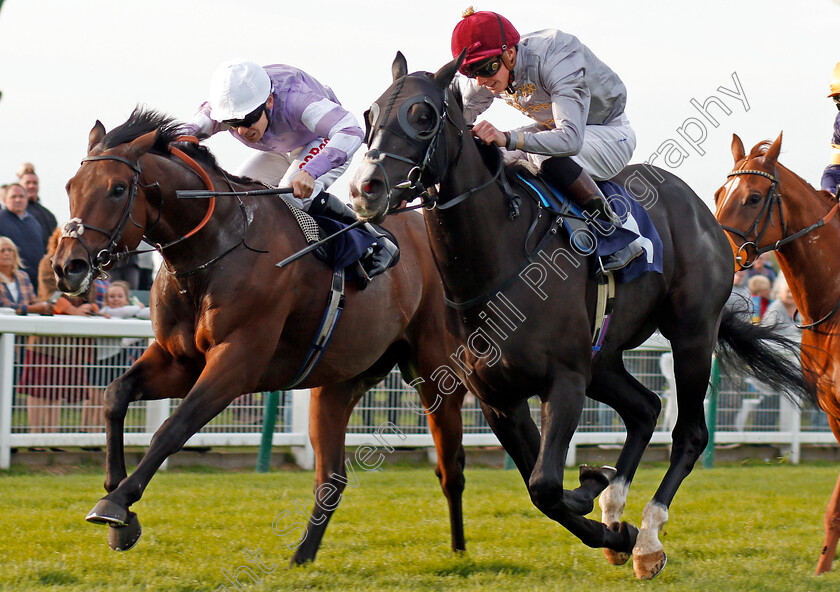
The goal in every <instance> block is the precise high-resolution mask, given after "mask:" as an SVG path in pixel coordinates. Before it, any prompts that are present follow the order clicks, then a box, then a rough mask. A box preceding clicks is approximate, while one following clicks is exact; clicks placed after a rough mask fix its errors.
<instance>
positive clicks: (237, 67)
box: [181, 59, 399, 277]
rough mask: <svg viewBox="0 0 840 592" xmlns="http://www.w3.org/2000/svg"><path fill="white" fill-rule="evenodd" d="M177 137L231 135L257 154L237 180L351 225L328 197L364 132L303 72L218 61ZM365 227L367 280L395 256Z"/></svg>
mask: <svg viewBox="0 0 840 592" xmlns="http://www.w3.org/2000/svg"><path fill="white" fill-rule="evenodd" d="M181 131H182V132H183V133H184V134H189V135H194V136H197V137H198V138H202V139H203V138H207V137H210V136H212V135H213V134H216V133H218V132H222V131H229V132H230V134H231V135H232V136H233V137H234V138H236V139H237V140H239V141H240V142H242V143H243V144H245V145H246V146H248V147H249V148H253V149H255V150H258V151H259V152H257V153H256V154H254V155H253V156H251V157H249V158H248V159H246V160H245V162H243V163H242V165H241V166H240V167H239V168H238V169H237V170H236V171H235V174H237V175H239V176H243V177H250V178H252V179H256V180H258V181H262V182H263V183H266V184H268V185H272V186H276V187H291V188H292V190H293V192H294V193H293V195H294V198H295V199H294V201H295V202H296V204H297V205H298V206H299V207H300V208H301V209H302V210H305V211H307V212H308V213H310V214H312V215H317V216H327V217H329V218H333V219H336V220H339V221H340V222H345V223H347V224H351V223H353V222H355V221H356V215H355V214H354V212H353V210H352V209H351V208H350V207H349V206H348V205H347V204H346V203H344V202H342V201H341V200H340V199H338V198H337V197H336V196H334V195H332V194H330V193H327V191H326V190H327V188H328V187H329V186H330V185H332V183H333V182H334V181H335V180H336V179H337V178H338V177H339V176H341V174H342V173H344V171H346V170H347V167H348V166H349V165H350V159H351V158H352V156H353V153H354V152H356V150H357V149H358V148H359V146H361V144H362V138H363V137H364V131H363V130H362V129H361V128H360V127H359V124H358V123H357V121H356V118H355V117H353V115H352V114H351V113H350V112H348V111H347V110H346V109H344V108H343V107H342V106H341V103H340V102H339V101H338V99H337V98H336V96H335V93H333V91H332V89H330V88H329V87H328V86H325V85H323V84H321V83H320V82H318V80H316V79H315V78H313V77H312V76H310V75H309V74H307V73H306V72H304V71H302V70H298V69H297V68H293V67H291V66H286V65H284V64H274V65H269V66H259V65H258V64H255V63H254V62H250V61H247V60H242V59H234V60H229V61H226V62H223V63H222V64H221V65H219V67H218V68H216V70H215V72H214V73H213V76H212V78H211V80H210V100H209V101H206V102H205V103H203V104H202V105H201V106H200V107H199V109H198V112H197V113H196V114H195V116H194V117H193V118H192V120H190V122H189V123H187V124H185V125H184V126H182V127H181ZM364 228H365V230H367V231H368V232H369V233H370V234H372V235H373V236H374V237H376V239H377V240H376V243H375V244H374V247H373V252H372V253H370V254H369V255H367V257H366V258H368V261H367V264H366V265H365V268H366V269H367V272H368V275H369V276H371V277H372V276H374V275H376V274H378V273H381V272H382V271H384V270H385V269H387V268H388V267H389V266H390V264H391V262H392V261H393V260H394V259H395V258H396V257H397V256H398V253H399V251H398V249H397V247H396V245H395V244H394V243H393V242H392V241H391V240H390V239H389V238H388V236H387V235H386V234H385V233H384V232H382V231H381V230H379V229H378V228H376V227H375V226H373V225H372V224H365V225H364Z"/></svg>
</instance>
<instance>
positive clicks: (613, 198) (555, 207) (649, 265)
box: [517, 172, 662, 284]
mask: <svg viewBox="0 0 840 592" xmlns="http://www.w3.org/2000/svg"><path fill="white" fill-rule="evenodd" d="M517 177H519V179H520V180H521V181H522V182H523V183H525V184H526V185H527V186H529V187H531V189H533V190H534V192H535V193H536V194H537V195H538V196H539V199H540V202H541V203H542V204H543V206H544V207H546V208H548V209H549V210H551V211H552V212H554V213H556V214H558V215H561V216H564V219H563V226H564V228H566V231H567V232H568V233H569V236H570V237H571V238H572V241H573V246H575V247H576V249H577V250H578V251H579V252H581V253H585V254H595V255H597V256H599V257H604V256H607V255H611V254H613V253H615V252H616V251H618V250H620V249H623V248H624V247H626V246H627V245H629V244H630V243H631V242H633V241H634V240H635V241H637V242H638V244H639V245H640V246H641V247H642V249H644V251H645V254H644V256H642V257H637V258H636V259H635V260H633V261H632V262H631V263H630V265H628V266H627V267H625V268H624V269H620V270H618V271H616V272H614V276H615V279H616V281H617V282H618V283H620V284H626V283H628V282H630V281H632V280H634V279H636V278H637V277H639V276H640V275H642V274H643V273H647V272H655V273H660V274H661V273H662V239H660V237H659V232H657V230H656V227H655V226H654V225H653V222H652V221H651V219H650V216H649V215H648V213H647V210H645V208H644V207H643V206H642V205H641V204H640V203H639V202H638V201H637V200H636V199H635V198H634V197H633V196H632V195H631V194H630V193H628V192H627V190H626V189H625V188H624V187H623V186H621V185H620V184H618V183H614V182H612V181H599V182H598V183H597V184H598V187H599V188H600V189H601V192H602V193H603V194H604V196H605V197H606V198H607V199H608V200H609V202H610V205H612V208H613V210H614V211H615V213H616V214H618V215H619V216H620V217H621V220H622V226H623V227H622V228H614V227H612V226H611V225H610V224H608V223H606V222H603V221H602V220H601V219H600V218H599V219H597V221H596V222H581V221H578V220H574V219H571V220H570V219H569V218H567V217H565V216H568V214H569V213H571V214H573V215H574V216H576V217H580V218H583V219H584V220H586V217H585V216H584V214H583V212H582V210H581V209H580V207H579V206H578V205H577V204H575V203H574V202H572V201H571V200H569V199H568V198H567V197H566V196H565V195H563V194H562V193H560V191H558V190H557V189H556V188H555V187H554V186H552V185H551V184H550V183H548V182H546V180H545V179H544V178H542V177H540V181H541V182H540V183H535V182H534V179H533V178H531V179H527V178H526V177H524V176H523V175H522V173H521V172H519V173H517ZM584 226H585V228H586V229H587V230H589V231H590V232H586V233H580V232H579V230H581V229H583V228H584ZM593 238H594V244H592V243H593Z"/></svg>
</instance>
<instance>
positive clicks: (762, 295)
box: [748, 275, 770, 323]
mask: <svg viewBox="0 0 840 592" xmlns="http://www.w3.org/2000/svg"><path fill="white" fill-rule="evenodd" d="M748 285H749V288H750V295H751V297H752V303H753V310H752V320H753V322H754V323H758V322H759V321H761V319H762V318H763V317H764V313H765V312H766V311H767V307H768V306H769V305H770V280H769V279H767V276H763V275H754V276H753V277H751V278H750V280H749V282H748Z"/></svg>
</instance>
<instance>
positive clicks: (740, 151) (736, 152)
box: [732, 134, 747, 162]
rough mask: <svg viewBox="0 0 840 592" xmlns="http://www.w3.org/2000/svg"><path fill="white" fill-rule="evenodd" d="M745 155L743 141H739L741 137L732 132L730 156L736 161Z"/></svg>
mask: <svg viewBox="0 0 840 592" xmlns="http://www.w3.org/2000/svg"><path fill="white" fill-rule="evenodd" d="M746 155H747V154H746V152H745V151H744V143H743V142H742V141H741V138H739V137H738V134H732V157H733V158H734V159H735V162H738V161H739V160H741V159H742V158H744V157H745V156H746Z"/></svg>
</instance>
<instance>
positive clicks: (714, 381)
mask: <svg viewBox="0 0 840 592" xmlns="http://www.w3.org/2000/svg"><path fill="white" fill-rule="evenodd" d="M719 390H720V368H719V367H718V361H717V358H716V357H712V373H711V376H710V378H709V389H708V390H707V391H706V395H707V397H708V399H709V406H708V408H707V411H706V427H708V429H709V442H708V444H706V449H705V450H703V468H704V469H711V468H713V467H714V466H715V432H716V431H717V400H718V391H719Z"/></svg>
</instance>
